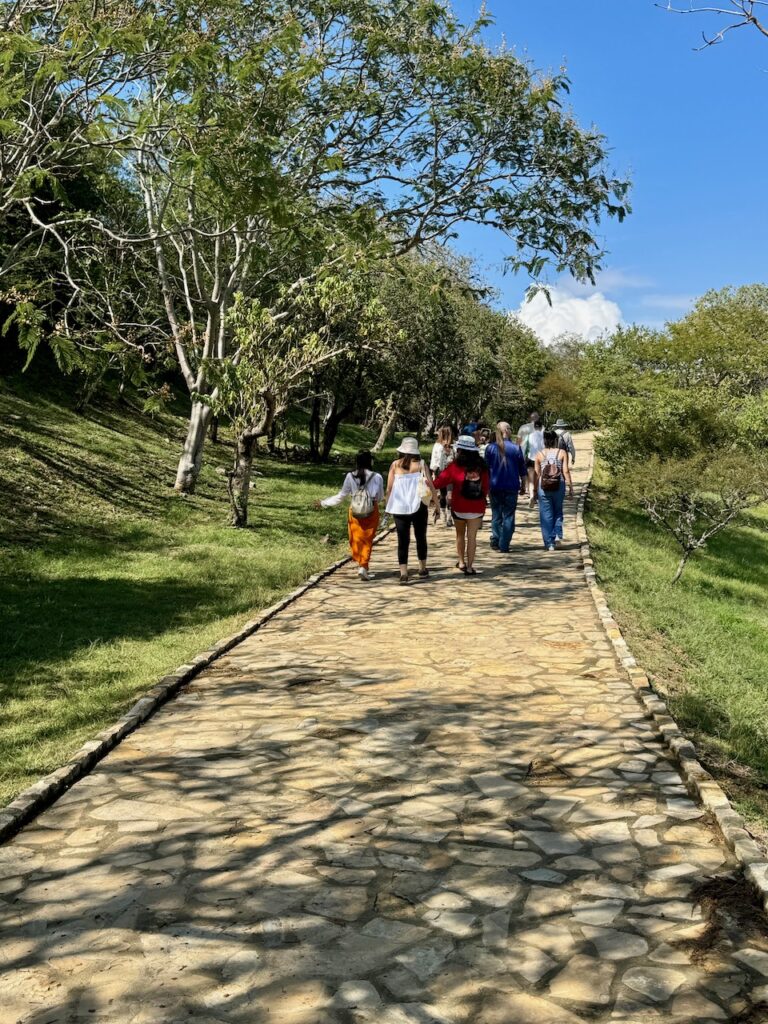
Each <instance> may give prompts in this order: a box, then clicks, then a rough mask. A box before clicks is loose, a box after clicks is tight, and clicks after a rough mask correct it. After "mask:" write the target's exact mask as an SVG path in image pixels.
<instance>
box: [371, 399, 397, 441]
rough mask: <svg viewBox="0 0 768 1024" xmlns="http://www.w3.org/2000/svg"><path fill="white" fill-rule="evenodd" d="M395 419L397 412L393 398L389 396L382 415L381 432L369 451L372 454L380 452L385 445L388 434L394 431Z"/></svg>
mask: <svg viewBox="0 0 768 1024" xmlns="http://www.w3.org/2000/svg"><path fill="white" fill-rule="evenodd" d="M397 417H398V412H397V407H396V406H395V396H394V395H391V396H390V399H389V401H388V402H387V409H386V412H385V413H384V421H383V423H382V425H381V431H380V432H379V436H378V439H377V440H376V444H375V445H374V446H373V448H372V449H371V451H374V452H380V451H381V449H382V448H383V447H384V445H385V444H386V443H387V440H388V439H389V436H390V434H391V433H392V431H393V430H394V429H395V424H396V423H397Z"/></svg>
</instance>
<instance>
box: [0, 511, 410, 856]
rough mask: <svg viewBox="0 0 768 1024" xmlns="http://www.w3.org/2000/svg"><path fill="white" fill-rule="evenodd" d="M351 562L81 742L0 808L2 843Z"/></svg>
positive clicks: (320, 576)
mask: <svg viewBox="0 0 768 1024" xmlns="http://www.w3.org/2000/svg"><path fill="white" fill-rule="evenodd" d="M393 532H394V526H390V527H389V528H388V529H386V530H382V532H381V533H380V534H379V535H378V536H377V537H376V538H375V539H374V542H373V543H374V544H380V543H381V542H382V541H383V540H385V539H386V538H387V537H388V536H389V535H390V534H391V533H393ZM351 561H352V558H351V556H347V557H346V558H341V559H339V561H337V562H333V563H332V564H331V565H329V566H328V567H327V568H325V569H322V570H321V571H320V572H317V573H315V574H314V575H313V576H310V577H309V579H307V580H306V581H305V582H304V583H302V584H301V586H299V587H297V588H296V589H295V590H292V591H291V592H290V594H287V595H286V596H285V597H284V598H282V600H280V601H278V602H277V603H276V604H273V605H270V606H269V608H265V609H264V611H263V612H262V613H261V615H259V617H258V618H256V619H251V620H250V621H249V622H246V623H245V625H244V626H242V628H241V629H239V630H238V631H237V633H233V634H232V635H231V636H228V637H225V639H223V640H219V642H218V643H216V644H214V645H213V647H211V648H210V649H209V650H207V651H203V652H202V653H201V654H198V655H197V657H195V658H193V659H192V661H191V662H190V663H189V664H188V665H180V666H179V668H177V669H175V670H174V671H173V672H170V673H169V674H168V675H165V676H163V677H162V679H160V680H158V682H157V683H155V685H154V686H153V687H152V688H151V689H150V690H147V692H146V693H145V694H144V695H143V696H142V697H140V698H139V700H137V701H136V703H135V704H134V705H133V707H131V708H129V709H128V711H126V712H125V714H124V715H122V716H121V717H120V718H118V720H117V721H116V722H115V723H114V725H111V726H109V727H108V728H106V729H103V730H102V731H101V732H100V733H97V735H96V736H95V737H94V739H92V740H89V741H88V742H87V743H84V744H83V746H82V747H80V749H79V750H77V751H75V753H74V754H73V755H72V757H71V758H70V760H69V761H67V763H66V764H64V765H62V766H61V768H57V769H56V771H54V772H51V774H50V775H46V776H44V777H43V778H42V779H40V780H39V781H38V782H35V783H34V784H33V785H32V786H29V787H28V788H27V789H25V790H23V791H22V792H21V793H20V794H19V795H18V796H17V797H16V798H15V799H14V800H12V801H11V803H9V804H7V805H6V806H5V807H0V843H3V842H5V841H6V840H8V839H10V838H11V837H12V836H14V835H16V833H17V832H19V831H20V830H21V829H22V828H23V827H24V826H25V825H27V824H29V822H30V821H32V819H33V818H36V817H37V815H38V814H41V813H42V812H43V811H44V810H46V809H47V808H48V807H50V806H51V804H53V803H54V802H55V801H56V800H57V799H58V798H59V797H60V796H62V795H63V794H64V793H66V791H67V790H68V789H70V788H71V787H72V786H74V784H75V783H76V782H77V781H78V780H79V779H82V778H83V777H84V776H85V775H87V774H88V773H89V772H90V771H91V769H92V768H94V767H95V766H96V765H97V764H98V763H99V761H101V760H102V758H104V757H106V755H107V754H108V753H109V752H110V751H111V750H113V749H114V748H115V747H116V746H117V745H118V743H120V742H121V740H123V739H125V737H126V736H128V735H129V734H130V733H132V732H133V731H134V730H135V729H138V727H139V726H140V725H141V724H142V723H143V722H146V721H147V719H149V718H151V717H152V715H154V714H155V712H156V711H158V710H159V709H160V708H161V707H162V706H163V704H165V703H166V702H167V701H169V700H170V699H171V698H172V697H175V696H176V694H177V693H178V692H179V690H180V689H181V688H182V687H183V686H185V685H186V684H187V683H188V682H190V680H192V679H194V678H195V676H197V675H199V674H200V673H201V672H202V671H203V669H205V668H208V666H209V665H211V664H212V663H213V662H214V661H217V660H218V659H219V658H221V657H222V656H223V655H224V654H227V653H228V652H229V651H231V650H232V649H233V648H234V647H237V645H238V644H240V643H242V642H243V640H245V639H247V638H248V637H249V636H252V635H253V634H254V633H255V632H257V630H259V629H261V627H262V626H264V625H265V624H266V623H267V622H269V621H270V619H273V618H274V617H275V615H277V614H278V612H281V611H283V609H284V608H287V607H288V606H289V605H291V604H293V603H294V602H295V601H297V600H298V599H299V598H300V597H301V596H302V594H306V592H307V591H308V590H312V589H313V588H314V587H316V586H317V585H318V583H320V582H321V581H322V580H324V579H326V577H328V576H331V575H333V573H335V572H336V571H337V570H338V569H341V568H343V567H344V566H345V565H348V564H349V563H350V562H351Z"/></svg>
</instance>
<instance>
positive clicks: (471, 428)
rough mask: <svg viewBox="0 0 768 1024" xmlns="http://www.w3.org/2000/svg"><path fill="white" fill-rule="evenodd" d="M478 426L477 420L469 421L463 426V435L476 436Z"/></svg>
mask: <svg viewBox="0 0 768 1024" xmlns="http://www.w3.org/2000/svg"><path fill="white" fill-rule="evenodd" d="M477 427H478V423H477V420H470V421H469V423H466V424H465V425H464V426H463V427H462V428H461V435H462V437H464V436H466V437H469V436H470V435H471V436H474V434H475V433H476V431H477Z"/></svg>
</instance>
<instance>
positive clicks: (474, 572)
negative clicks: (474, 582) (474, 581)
mask: <svg viewBox="0 0 768 1024" xmlns="http://www.w3.org/2000/svg"><path fill="white" fill-rule="evenodd" d="M464 572H465V573H466V574H467V576H477V569H475V567H474V566H472V565H469V566H466V567H465V569H464Z"/></svg>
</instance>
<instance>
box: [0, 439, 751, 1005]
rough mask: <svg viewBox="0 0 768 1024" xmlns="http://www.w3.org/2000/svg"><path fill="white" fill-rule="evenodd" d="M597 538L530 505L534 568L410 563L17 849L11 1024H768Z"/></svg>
mask: <svg viewBox="0 0 768 1024" xmlns="http://www.w3.org/2000/svg"><path fill="white" fill-rule="evenodd" d="M587 443H588V439H587V438H583V439H582V444H581V450H580V452H579V465H578V466H577V467H576V472H575V479H576V483H577V486H578V487H581V486H583V485H584V483H585V478H586V476H587V472H586V463H587V458H586V455H587V452H586V450H585V445H586V444H587ZM583 467H584V468H583ZM574 512H575V503H569V510H568V518H567V533H566V545H565V547H564V549H563V550H561V551H559V552H557V553H554V554H548V553H545V552H543V551H542V550H541V539H540V535H539V533H538V529H537V523H536V521H535V515H534V513H528V512H527V510H525V511H523V512H522V513H521V515H520V529H519V531H518V534H517V536H516V538H515V541H514V546H513V551H512V553H511V555H509V556H501V555H494V554H492V553H491V552H489V551H488V550H487V547H486V545H487V540H488V533H487V530H484V531H483V533H481V535H480V537H481V541H482V545H483V546H482V549H481V556H480V559H479V562H478V565H479V567H480V568H481V569H482V575H479V576H478V577H476V578H466V577H464V576H462V575H460V574H459V573H457V572H456V571H455V570H454V569H452V568H450V567H451V566H452V565H453V561H454V557H453V549H452V533H451V532H450V531H447V530H445V529H441V528H435V529H432V530H431V531H430V544H431V556H430V557H431V563H432V565H433V567H434V571H433V576H432V578H431V579H429V580H428V581H424V582H422V581H419V582H415V583H414V584H413V585H412V586H411V587H409V588H403V587H400V586H398V584H397V579H396V576H395V574H394V572H393V564H394V561H395V555H394V541H393V540H388V541H387V542H385V544H383V545H382V546H381V548H379V549H378V550H377V552H376V559H377V562H378V564H377V565H376V566H374V568H375V569H378V570H379V576H378V578H377V580H376V581H375V583H372V584H370V585H362V584H360V583H358V582H357V580H356V579H355V578H354V576H353V574H352V571H351V570H346V569H345V570H342V571H340V572H339V573H337V574H336V575H334V576H333V577H330V578H329V579H327V580H326V581H324V582H323V583H322V584H320V585H319V586H318V587H317V588H315V589H314V590H312V591H310V592H308V593H307V594H306V595H305V596H303V597H302V598H301V599H300V600H299V601H298V602H297V603H295V604H294V605H292V606H291V607H290V608H288V609H286V610H285V611H284V612H282V613H280V615H278V616H277V617H276V618H275V619H274V620H272V621H271V622H270V623H269V624H268V625H267V626H266V627H265V628H264V629H263V630H260V631H259V632H258V633H257V634H256V635H254V636H253V637H251V638H250V639H248V640H247V641H245V642H244V643H243V644H241V645H240V646H239V647H238V648H236V649H235V650H234V651H233V652H232V653H231V654H229V655H227V656H226V657H224V658H222V659H221V660H219V661H218V662H216V663H215V664H214V665H213V666H212V667H211V668H210V669H208V670H207V671H206V672H205V673H204V674H202V675H201V676H199V677H198V678H197V679H196V680H195V681H194V683H193V684H192V685H190V686H189V687H187V688H186V689H185V690H184V691H183V693H182V695H181V696H179V697H178V698H176V699H175V700H174V701H172V702H171V703H170V704H168V705H167V706H166V707H165V708H164V709H163V710H162V711H161V712H160V713H159V714H158V715H157V716H156V717H155V718H154V719H152V720H151V721H150V722H149V723H147V724H146V725H144V726H143V727H142V728H141V729H139V730H138V731H137V732H136V733H134V734H132V735H131V736H130V737H129V739H128V740H127V741H125V742H123V743H122V744H121V745H120V746H119V747H118V748H116V749H115V750H114V751H113V752H112V753H111V754H110V755H109V756H108V757H107V758H105V760H104V761H102V762H101V763H100V764H99V765H98V767H97V769H96V770H94V771H93V772H92V773H91V774H90V775H89V776H87V777H86V778H84V779H82V780H81V781H80V782H79V783H78V784H77V785H76V786H74V787H73V789H72V790H70V791H69V792H68V793H67V794H65V795H64V796H63V797H62V798H61V799H60V800H59V801H58V802H57V803H56V804H55V805H54V806H53V807H52V808H51V809H50V810H48V811H47V812H45V813H44V814H43V815H41V816H40V817H39V818H38V819H37V821H36V822H34V823H33V824H32V825H30V826H28V827H27V828H26V829H25V830H24V831H23V832H21V833H20V834H19V835H18V836H17V837H16V838H15V839H14V840H13V841H12V842H10V843H8V844H6V845H5V846H3V847H0V934H1V935H2V942H0V1021H1V1022H2V1024H5V1022H13V1024H53V1022H62V1024H64V1022H70V1021H71V1022H80V1021H85V1020H91V1021H94V1020H95V1021H99V1022H102V1021H103V1022H116V1024H117V1022H119V1024H176V1022H178V1024H181V1022H193V1024H240V1022H242V1024H246V1022H247V1024H332V1022H334V1024H374V1022H375V1024H409V1022H413V1024H430V1022H435V1024H578V1022H582V1021H592V1022H594V1021H599V1022H604V1021H605V1022H608V1021H624V1022H630V1024H654V1022H659V1024H661V1022H662V1021H663V1022H679V1024H694V1022H696V1024H709V1022H714V1021H723V1020H733V1021H737V1020H738V1021H740V1020H744V1021H746V1020H749V1021H750V1022H751V1024H757V1022H759V1021H761V1020H768V939H767V938H766V934H765V932H764V929H763V927H762V924H761V922H760V920H759V916H758V915H757V913H756V912H755V910H754V905H753V901H752V897H751V891H750V890H749V887H748V886H746V884H745V883H743V881H742V880H741V879H740V877H739V876H738V873H737V872H736V868H735V865H734V862H733V860H732V857H731V855H730V854H729V852H728V850H727V849H726V847H725V845H724V843H723V841H722V839H721V837H720V835H719V833H718V832H717V831H716V830H715V829H714V828H713V827H712V825H711V823H710V822H709V821H708V820H707V818H706V816H705V815H704V814H703V812H702V811H701V809H700V808H699V807H698V806H696V805H695V804H694V803H692V802H691V800H690V799H689V798H688V795H687V792H686V790H685V787H684V786H683V784H682V781H681V779H680V777H679V774H678V772H677V771H676V769H675V767H674V765H673V764H672V763H670V760H669V759H668V756H667V754H666V752H665V749H664V747H663V745H662V743H661V741H660V738H659V736H658V734H657V733H656V732H655V731H654V730H653V728H652V725H651V723H650V722H649V720H648V719H647V718H646V717H645V716H644V713H643V710H642V708H641V707H640V705H639V704H638V702H637V699H636V696H635V693H634V691H633V689H632V687H631V686H630V684H629V682H628V681H627V679H626V677H625V676H624V674H623V672H622V670H621V669H620V667H619V666H618V665H617V663H616V661H615V658H614V656H613V653H612V649H611V646H610V644H609V642H608V640H607V638H606V636H605V633H604V631H603V630H602V627H601V625H600V622H599V619H598V618H597V614H596V611H595V608H594V604H593V602H592V599H591V596H590V594H589V591H588V589H587V587H586V585H585V582H584V576H583V567H582V564H581V562H580V557H579V548H578V544H577V542H576V537H575V525H574ZM712 876H717V877H718V880H717V881H715V882H707V879H710V878H711V877H712ZM761 1001H762V1002H761ZM760 1006H763V1007H764V1009H765V1014H764V1015H763V1016H761V1013H762V1012H763V1011H761V1009H760Z"/></svg>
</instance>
